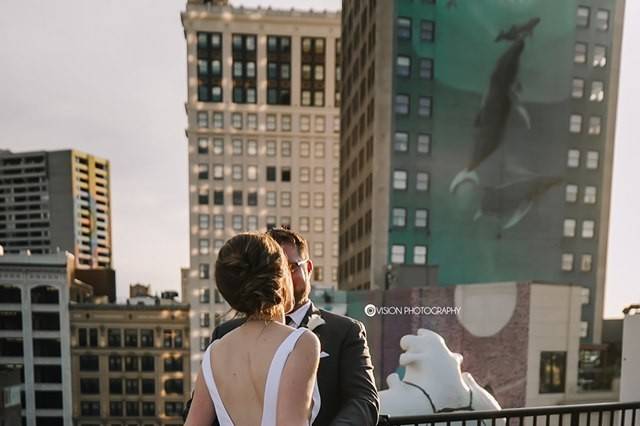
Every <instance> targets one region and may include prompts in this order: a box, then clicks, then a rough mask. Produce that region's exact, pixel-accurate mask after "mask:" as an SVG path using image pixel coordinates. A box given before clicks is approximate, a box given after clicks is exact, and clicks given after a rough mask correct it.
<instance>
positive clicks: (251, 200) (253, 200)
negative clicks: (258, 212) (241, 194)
mask: <svg viewBox="0 0 640 426" xmlns="http://www.w3.org/2000/svg"><path fill="white" fill-rule="evenodd" d="M247 205H248V206H252V207H253V206H257V205H258V192H257V191H250V192H249V193H248V194H247Z"/></svg>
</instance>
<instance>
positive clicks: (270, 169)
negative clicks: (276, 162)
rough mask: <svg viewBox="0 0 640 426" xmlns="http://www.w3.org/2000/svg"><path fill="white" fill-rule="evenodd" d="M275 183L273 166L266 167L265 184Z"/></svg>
mask: <svg viewBox="0 0 640 426" xmlns="http://www.w3.org/2000/svg"><path fill="white" fill-rule="evenodd" d="M275 181H276V168H275V167H274V166H267V182H275Z"/></svg>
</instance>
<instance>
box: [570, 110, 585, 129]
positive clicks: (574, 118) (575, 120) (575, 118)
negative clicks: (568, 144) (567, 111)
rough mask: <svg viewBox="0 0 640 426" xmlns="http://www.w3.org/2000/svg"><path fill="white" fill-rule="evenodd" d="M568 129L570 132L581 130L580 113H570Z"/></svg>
mask: <svg viewBox="0 0 640 426" xmlns="http://www.w3.org/2000/svg"><path fill="white" fill-rule="evenodd" d="M569 131H570V132H571V133H581V132H582V116H581V115H580V114H571V117H570V118H569Z"/></svg>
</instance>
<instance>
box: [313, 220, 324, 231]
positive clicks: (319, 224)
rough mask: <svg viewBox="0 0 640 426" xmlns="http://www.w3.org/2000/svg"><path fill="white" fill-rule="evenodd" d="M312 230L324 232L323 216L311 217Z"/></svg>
mask: <svg viewBox="0 0 640 426" xmlns="http://www.w3.org/2000/svg"><path fill="white" fill-rule="evenodd" d="M313 232H324V218H322V217H314V218H313Z"/></svg>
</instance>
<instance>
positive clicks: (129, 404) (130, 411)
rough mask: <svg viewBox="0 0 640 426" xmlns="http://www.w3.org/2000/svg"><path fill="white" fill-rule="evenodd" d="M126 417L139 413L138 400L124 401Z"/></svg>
mask: <svg viewBox="0 0 640 426" xmlns="http://www.w3.org/2000/svg"><path fill="white" fill-rule="evenodd" d="M125 407H126V409H127V417H137V416H139V415H140V404H139V403H138V401H125Z"/></svg>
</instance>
